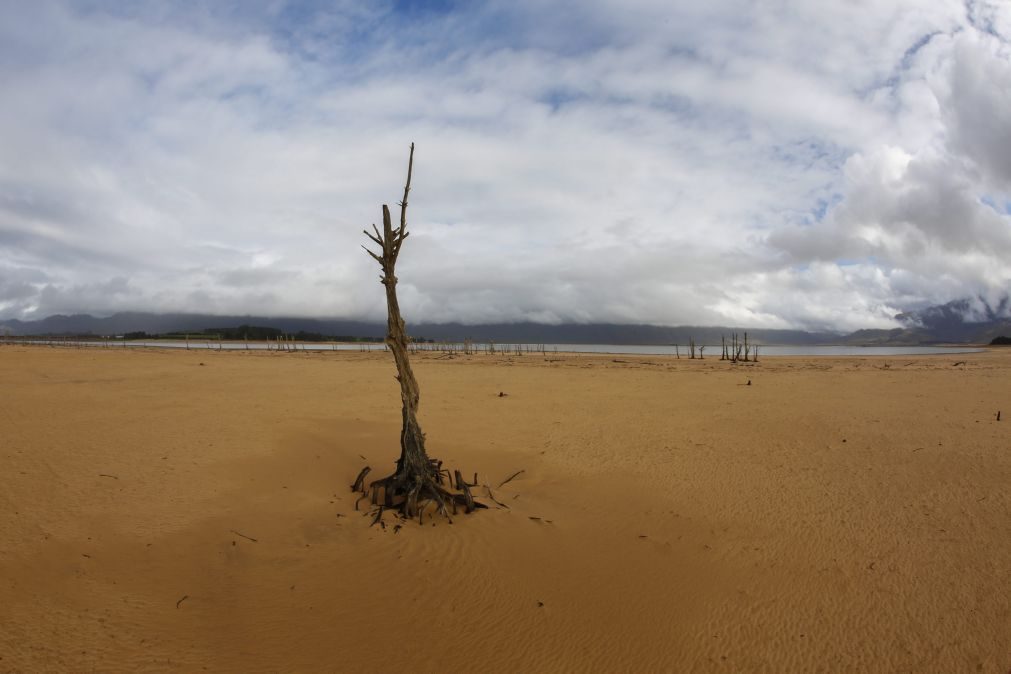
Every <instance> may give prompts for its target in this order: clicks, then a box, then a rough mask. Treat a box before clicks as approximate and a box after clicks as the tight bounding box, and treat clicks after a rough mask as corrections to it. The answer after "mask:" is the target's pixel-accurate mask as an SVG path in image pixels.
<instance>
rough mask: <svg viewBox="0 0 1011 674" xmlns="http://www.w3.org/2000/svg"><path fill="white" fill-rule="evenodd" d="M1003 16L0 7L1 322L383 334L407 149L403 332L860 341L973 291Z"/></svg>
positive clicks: (869, 10) (1003, 183)
mask: <svg viewBox="0 0 1011 674" xmlns="http://www.w3.org/2000/svg"><path fill="white" fill-rule="evenodd" d="M1006 7H1007V6H1006V5H1004V4H997V3H982V2H977V3H971V4H970V5H969V6H968V8H967V7H966V6H965V5H963V4H962V3H961V2H955V1H946V2H934V3H928V4H926V5H925V4H924V3H921V2H914V1H913V0H894V1H892V2H880V3H873V4H854V3H850V2H842V1H838V2H824V3H806V4H804V3H801V4H800V5H798V3H786V2H770V3H746V2H733V1H729V0H727V1H721V2H713V3H689V2H676V3H670V2H650V1H646V0H640V1H637V2H632V3H629V2H623V3H615V2H604V1H602V0H601V1H597V2H591V3H560V4H559V3H556V4H553V5H552V6H551V7H550V8H549V7H546V6H544V5H543V4H542V3H533V2H510V3H504V2H503V3H488V4H482V5H481V6H480V7H478V6H476V5H468V6H466V7H463V8H458V9H457V10H456V11H455V13H452V14H445V13H443V14H440V13H437V12H435V13H426V12H422V13H420V14H412V15H410V16H404V15H401V14H398V12H397V11H395V10H394V9H393V7H392V5H384V4H379V3H344V4H338V5H328V6H327V8H326V11H324V10H322V9H318V8H317V9H312V10H310V9H307V8H306V7H304V6H302V5H288V4H287V3H283V2H277V3H262V4H257V5H251V4H250V5H247V4H243V6H242V7H241V8H240V10H241V11H240V10H236V9H235V8H229V7H228V6H227V5H216V4H209V5H192V6H191V5H183V6H179V5H175V6H172V7H168V8H165V7H162V8H160V9H159V10H158V11H154V10H150V9H143V10H136V11H133V12H132V13H131V12H124V11H123V10H120V9H119V8H118V6H117V5H114V4H110V5H109V6H108V7H102V6H99V8H98V9H95V8H92V9H90V10H87V11H86V10H83V9H81V8H80V6H77V5H74V4H62V3H42V4H32V5H28V4H22V5H17V6H13V7H8V8H7V9H5V10H3V12H4V14H5V15H6V16H4V17H3V18H4V20H3V21H0V45H2V46H0V56H2V59H0V63H3V64H4V65H0V85H2V86H3V90H4V91H5V105H4V106H0V151H2V152H3V153H4V156H7V157H17V158H18V160H17V161H12V162H6V163H4V164H0V242H2V243H3V245H2V246H0V317H3V316H18V317H22V316H28V317H31V316H36V317H37V316H39V315H46V314H48V313H52V312H54V311H71V310H73V311H92V312H110V311H115V310H120V309H138V310H167V311H168V310H171V311H201V312H206V311H216V312H228V313H246V312H250V313H261V314H262V313H273V314H307V315H316V316H320V315H327V316H347V317H368V318H378V317H380V316H382V312H383V309H384V307H383V304H382V297H381V287H380V286H379V284H378V283H377V282H376V280H377V278H376V276H377V271H376V270H375V269H374V268H373V266H374V263H373V262H372V261H371V260H370V259H369V258H368V257H367V256H366V255H365V254H364V253H363V252H362V251H361V249H360V248H359V245H360V244H361V243H363V242H365V239H364V237H363V236H362V235H361V230H362V228H363V227H365V226H367V225H369V223H371V222H376V221H378V218H379V205H380V204H381V203H383V202H386V203H390V204H392V203H393V202H395V201H396V199H397V198H398V196H399V194H400V191H401V190H402V180H403V177H404V168H405V162H406V149H407V145H408V143H409V142H411V141H416V142H417V144H418V150H417V152H418V154H417V165H416V175H415V184H414V192H413V195H412V200H411V212H410V219H411V228H412V230H413V235H412V238H411V239H410V240H409V241H408V245H407V246H405V249H404V254H403V260H402V262H401V270H400V277H401V279H402V283H403V285H402V288H403V293H404V296H403V301H402V303H403V305H404V308H405V311H406V312H407V313H408V318H409V319H410V320H464V321H503V320H523V319H536V320H548V321H571V320H577V321H622V322H652V323H726V322H733V323H737V324H751V325H756V326H768V327H791V326H795V327H839V328H851V327H853V328H855V327H861V326H870V325H873V326H883V325H888V324H889V322H890V320H891V318H890V317H891V316H892V315H893V314H894V313H897V312H898V311H900V310H903V309H906V308H915V307H920V306H924V305H926V304H930V303H937V302H943V301H947V300H950V299H955V298H957V297H961V296H964V295H974V294H978V293H983V294H987V293H991V294H998V295H999V294H1000V292H1001V291H1002V290H1003V291H1006V288H1007V285H1008V281H1009V278H1011V266H1009V264H1008V263H1006V262H1005V260H1007V259H1011V258H1009V256H1008V253H1009V248H1011V238H1009V237H1011V235H1009V232H1011V221H1009V216H1008V214H1007V207H1006V204H1007V203H1008V202H1009V201H1011V197H1009V192H1011V187H1009V185H1011V164H1008V156H1007V152H1006V148H1007V147H1008V145H1009V143H1011V126H1009V122H1008V116H1007V115H1006V114H1003V111H1004V110H1006V109H1008V107H1009V104H1011V99H1009V94H1008V92H1009V91H1011V57H1009V53H1008V44H1007V42H1006V39H1007V35H1008V31H1007V27H1008V25H1009V11H1008V10H1007V9H1006ZM29 27H31V28H32V30H29ZM12 270H19V271H17V273H15V272H14V271H12ZM26 270H27V271H26ZM32 270H34V271H32ZM33 273H34V274H36V276H31V274H33ZM26 274H28V275H27V276H26Z"/></svg>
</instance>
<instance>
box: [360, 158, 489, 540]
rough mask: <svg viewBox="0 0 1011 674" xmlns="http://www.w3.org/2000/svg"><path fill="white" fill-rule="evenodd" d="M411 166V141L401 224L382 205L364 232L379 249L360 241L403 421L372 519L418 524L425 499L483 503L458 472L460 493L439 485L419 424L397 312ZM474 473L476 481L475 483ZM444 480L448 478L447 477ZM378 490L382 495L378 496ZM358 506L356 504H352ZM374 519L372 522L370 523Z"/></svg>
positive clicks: (442, 506) (445, 511)
mask: <svg viewBox="0 0 1011 674" xmlns="http://www.w3.org/2000/svg"><path fill="white" fill-rule="evenodd" d="M413 170H414V144H413V143H412V144H411V154H410V158H409V159H408V163H407V183H406V184H405V186H404V198H403V199H402V200H401V201H400V226H399V227H394V226H393V222H392V218H391V216H390V208H389V206H387V205H386V204H383V229H382V231H380V230H379V228H378V227H376V226H375V225H372V232H369V231H368V230H365V231H364V233H365V236H367V237H368V238H369V240H370V241H372V243H374V244H376V245H377V246H379V252H375V251H373V250H370V249H369V248H367V247H365V246H362V248H364V249H365V252H366V253H368V254H369V256H370V257H372V259H374V260H375V261H376V262H378V263H379V267H380V269H381V270H382V276H381V277H380V279H381V281H382V284H383V286H385V288H386V309H387V321H386V340H385V341H386V346H387V348H388V349H389V350H390V353H392V354H393V360H394V362H395V363H396V366H397V377H396V379H397V381H398V382H400V400H401V416H402V420H403V426H402V429H401V432H400V458H399V459H398V460H397V464H396V465H397V467H396V470H395V471H394V472H393V474H392V475H389V476H387V477H384V478H382V479H380V480H376V481H374V482H372V484H371V485H369V489H368V491H371V500H372V504H373V505H378V506H379V512H380V514H379V515H378V516H377V520H376V521H381V517H382V511H383V510H384V509H396V510H398V511H399V512H400V514H401V515H402V516H403V517H405V518H407V519H411V518H414V517H417V518H418V522H419V523H420V522H421V520H422V517H423V515H424V509H425V507H426V505H427V504H428V503H434V504H435V508H436V511H437V512H438V513H440V514H442V515H444V516H446V517H447V518H448V517H449V509H450V508H451V509H452V510H453V512H456V507H457V506H458V505H462V506H464V507H465V508H466V511H467V512H468V513H469V512H472V511H473V510H474V509H475V508H486V507H487V506H485V505H483V504H480V503H477V502H476V501H474V498H473V496H472V495H471V493H470V487H471V485H469V484H467V483H466V482H465V481H463V479H462V478H461V477H460V473H459V471H457V473H456V477H457V479H456V489H457V490H458V491H460V492H462V493H454V492H451V491H449V490H448V489H446V488H445V487H443V484H445V482H444V480H443V478H444V476H446V477H447V478H448V471H447V472H444V471H443V470H442V462H441V461H436V460H432V459H430V458H429V457H428V454H427V453H426V452H425V434H424V433H422V432H421V425H420V424H419V423H418V402H419V400H420V391H419V388H418V381H417V379H415V377H414V371H413V370H412V369H411V361H410V357H409V347H410V344H411V340H410V338H409V337H408V336H407V326H406V324H405V323H404V319H403V318H401V315H400V303H399V301H398V300H397V275H396V264H397V257H398V256H399V255H400V249H401V247H402V246H403V245H404V241H405V240H406V239H407V237H408V236H409V233H408V231H407V198H408V196H409V195H410V192H411V174H412V172H413ZM366 472H367V469H365V470H363V471H362V473H361V474H359V479H357V480H355V484H354V487H355V488H356V491H361V492H362V493H363V494H365V493H367V490H366V488H365V486H364V479H365V475H364V474H365V473H366ZM476 477H477V476H476V475H475V480H474V481H475V482H477V479H476ZM446 482H448V479H447V480H446ZM380 494H381V497H380ZM356 506H357V503H356ZM373 523H375V522H373Z"/></svg>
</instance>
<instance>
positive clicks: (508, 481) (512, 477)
mask: <svg viewBox="0 0 1011 674" xmlns="http://www.w3.org/2000/svg"><path fill="white" fill-rule="evenodd" d="M525 472H526V470H517V471H516V472H515V473H513V474H512V475H510V476H509V477H507V478H506V479H504V480H502V481H501V482H499V483H498V486H499V487H501V486H502V485H505V484H509V483H510V482H512V481H513V479H514V478H515V477H517V476H518V475H520V474H521V473H525Z"/></svg>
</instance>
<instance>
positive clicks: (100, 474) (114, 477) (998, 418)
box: [98, 412, 1000, 480]
mask: <svg viewBox="0 0 1011 674" xmlns="http://www.w3.org/2000/svg"><path fill="white" fill-rule="evenodd" d="M997 421H1000V412H998V413H997ZM98 476H99V477H111V478H112V479H113V480H118V479H119V478H118V477H116V476H115V475H109V474H108V473H99V474H98Z"/></svg>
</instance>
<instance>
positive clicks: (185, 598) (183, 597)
mask: <svg viewBox="0 0 1011 674" xmlns="http://www.w3.org/2000/svg"><path fill="white" fill-rule="evenodd" d="M189 598H190V596H189V595H188V594H184V595H183V596H182V599H180V600H179V601H177V602H176V608H179V604H181V603H183V602H184V601H186V600H187V599H189Z"/></svg>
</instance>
